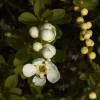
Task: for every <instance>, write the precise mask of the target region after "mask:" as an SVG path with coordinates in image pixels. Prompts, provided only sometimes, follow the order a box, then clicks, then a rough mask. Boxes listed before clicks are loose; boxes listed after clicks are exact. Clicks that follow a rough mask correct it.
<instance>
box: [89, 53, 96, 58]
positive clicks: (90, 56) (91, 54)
mask: <svg viewBox="0 0 100 100" xmlns="http://www.w3.org/2000/svg"><path fill="white" fill-rule="evenodd" d="M89 58H90V59H91V60H94V59H95V58H96V53H95V52H91V53H89Z"/></svg>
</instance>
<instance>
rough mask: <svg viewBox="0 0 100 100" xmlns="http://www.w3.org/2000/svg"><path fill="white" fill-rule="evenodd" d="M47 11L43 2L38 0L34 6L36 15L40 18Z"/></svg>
mask: <svg viewBox="0 0 100 100" xmlns="http://www.w3.org/2000/svg"><path fill="white" fill-rule="evenodd" d="M44 9H45V6H44V3H43V0H36V1H35V4H34V13H35V15H36V16H37V17H38V18H40V15H41V14H42V13H43V11H44Z"/></svg>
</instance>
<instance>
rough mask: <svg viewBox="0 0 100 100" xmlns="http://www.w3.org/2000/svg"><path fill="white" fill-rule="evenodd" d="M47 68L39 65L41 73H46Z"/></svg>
mask: <svg viewBox="0 0 100 100" xmlns="http://www.w3.org/2000/svg"><path fill="white" fill-rule="evenodd" d="M46 70H47V69H46V66H45V65H44V64H42V65H39V71H40V73H46Z"/></svg>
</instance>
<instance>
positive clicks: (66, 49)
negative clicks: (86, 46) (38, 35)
mask: <svg viewBox="0 0 100 100" xmlns="http://www.w3.org/2000/svg"><path fill="white" fill-rule="evenodd" d="M82 1H83V3H82ZM74 5H75V6H80V7H81V8H83V7H85V8H87V9H89V10H91V11H90V12H89V15H88V16H87V17H84V18H85V20H86V21H91V22H93V27H92V29H93V31H94V32H93V36H92V38H93V40H94V42H95V47H94V51H95V52H96V53H97V58H96V59H95V60H94V61H89V60H88V57H87V56H82V55H81V54H80V47H81V42H80V41H79V32H80V29H79V27H77V25H76V23H75V20H76V17H79V12H74V11H73V7H74ZM99 6H100V3H99V0H10V1H9V0H1V1H0V14H1V16H0V100H88V99H89V98H88V95H89V93H90V92H91V91H95V92H96V93H97V100H100V96H99V95H100V34H99V32H100V28H99V26H100V13H99V8H100V7H99ZM44 22H49V23H51V24H53V25H54V26H55V27H56V31H57V37H56V39H55V41H54V42H53V43H52V44H53V45H54V46H55V47H56V49H57V53H56V55H55V56H54V58H53V59H52V61H53V62H54V63H55V64H56V65H57V67H58V69H59V71H60V74H61V78H60V81H59V82H57V83H56V84H50V83H49V82H48V81H47V82H46V85H45V86H43V87H37V86H35V85H34V84H33V83H32V79H33V77H31V78H28V79H27V78H26V77H25V76H24V75H23V73H22V69H23V65H24V64H26V63H31V62H32V61H33V60H34V59H36V58H39V57H41V55H40V54H38V53H36V52H34V51H33V48H32V44H33V42H35V39H33V38H31V37H30V36H29V28H30V27H31V26H37V27H40V26H41V25H42V24H43V23H44ZM36 41H40V39H36ZM43 43H44V42H43Z"/></svg>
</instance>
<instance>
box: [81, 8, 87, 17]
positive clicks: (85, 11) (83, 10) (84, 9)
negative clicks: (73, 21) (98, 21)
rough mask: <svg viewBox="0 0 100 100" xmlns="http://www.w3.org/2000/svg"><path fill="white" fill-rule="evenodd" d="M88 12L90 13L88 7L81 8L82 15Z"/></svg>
mask: <svg viewBox="0 0 100 100" xmlns="http://www.w3.org/2000/svg"><path fill="white" fill-rule="evenodd" d="M87 14H88V9H86V8H83V9H82V10H81V15H82V16H86V15H87Z"/></svg>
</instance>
